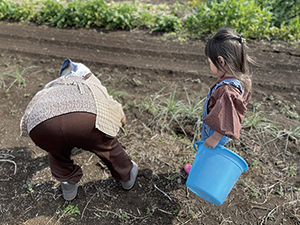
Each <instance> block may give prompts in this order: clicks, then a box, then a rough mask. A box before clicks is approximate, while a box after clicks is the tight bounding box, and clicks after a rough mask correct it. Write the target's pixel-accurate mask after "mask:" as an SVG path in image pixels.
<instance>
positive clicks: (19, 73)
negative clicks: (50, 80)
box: [6, 63, 36, 92]
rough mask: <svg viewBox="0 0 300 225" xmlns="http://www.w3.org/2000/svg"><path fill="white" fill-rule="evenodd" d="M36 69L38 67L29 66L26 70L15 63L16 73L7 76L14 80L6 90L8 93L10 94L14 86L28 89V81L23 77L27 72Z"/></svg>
mask: <svg viewBox="0 0 300 225" xmlns="http://www.w3.org/2000/svg"><path fill="white" fill-rule="evenodd" d="M35 67H36V66H29V67H26V68H22V67H21V66H19V65H17V64H16V63H14V71H13V72H11V73H7V74H6V75H7V76H8V77H12V78H13V81H12V82H11V84H10V85H9V86H8V88H7V89H6V92H8V91H9V90H10V88H11V87H12V86H13V85H14V84H18V87H21V86H22V87H26V80H25V78H24V77H23V75H24V73H25V72H27V71H28V70H30V69H33V68H35Z"/></svg>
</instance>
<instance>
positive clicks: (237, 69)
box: [205, 28, 253, 93]
mask: <svg viewBox="0 0 300 225" xmlns="http://www.w3.org/2000/svg"><path fill="white" fill-rule="evenodd" d="M245 42H246V39H245V38H243V37H242V35H240V34H238V33H236V32H234V31H233V30H232V29H230V28H222V29H220V30H219V31H218V32H217V33H215V34H214V35H213V36H212V37H211V38H210V39H209V40H208V42H207V44H206V46H205V55H206V56H207V57H209V58H210V60H211V61H212V63H213V64H214V65H215V66H216V67H217V68H218V69H219V70H222V71H225V69H224V68H223V66H222V65H221V63H220V61H219V60H218V57H219V56H222V57H223V58H224V61H225V63H226V65H227V66H228V68H229V69H230V72H231V73H232V75H233V76H235V77H236V78H237V79H238V80H240V81H241V83H242V85H243V87H244V88H245V93H248V92H249V91H250V89H251V80H250V75H249V63H253V61H252V59H251V58H250V57H249V56H248V54H247V46H246V43H245Z"/></svg>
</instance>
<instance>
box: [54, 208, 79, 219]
mask: <svg viewBox="0 0 300 225" xmlns="http://www.w3.org/2000/svg"><path fill="white" fill-rule="evenodd" d="M61 213H62V215H61V217H64V216H71V217H70V220H71V221H73V220H75V218H74V217H73V215H74V216H77V215H80V210H79V209H78V207H77V206H73V205H68V206H67V207H66V208H64V209H61V206H60V205H59V206H58V207H57V210H56V214H57V215H59V214H61Z"/></svg>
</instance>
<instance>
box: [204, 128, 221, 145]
mask: <svg viewBox="0 0 300 225" xmlns="http://www.w3.org/2000/svg"><path fill="white" fill-rule="evenodd" d="M222 137H223V135H222V134H220V133H218V132H216V131H215V132H214V133H213V134H212V135H211V136H210V137H208V138H207V139H206V140H205V141H204V145H205V146H206V147H207V148H215V147H216V146H217V145H218V143H219V141H220V140H221V138H222Z"/></svg>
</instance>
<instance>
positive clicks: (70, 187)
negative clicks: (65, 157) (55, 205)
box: [60, 181, 78, 201]
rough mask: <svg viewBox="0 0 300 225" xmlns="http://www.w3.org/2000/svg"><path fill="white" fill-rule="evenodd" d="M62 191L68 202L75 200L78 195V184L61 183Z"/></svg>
mask: <svg viewBox="0 0 300 225" xmlns="http://www.w3.org/2000/svg"><path fill="white" fill-rule="evenodd" d="M60 185H61V189H62V191H63V197H64V199H65V200H67V201H71V200H73V199H74V198H75V197H76V195H77V189H78V184H77V183H76V184H70V183H68V182H66V181H65V182H61V183H60Z"/></svg>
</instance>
